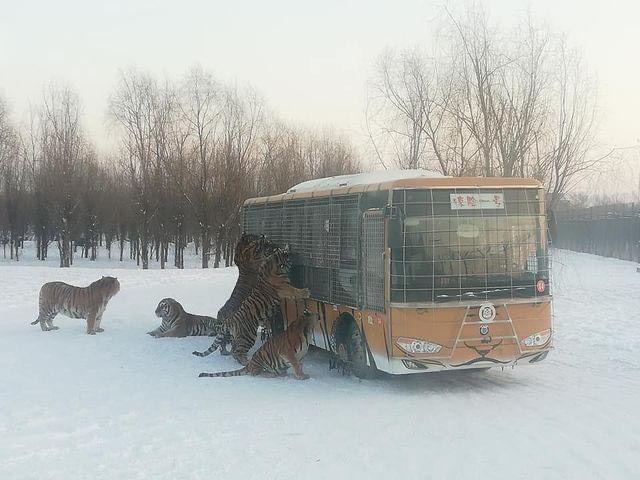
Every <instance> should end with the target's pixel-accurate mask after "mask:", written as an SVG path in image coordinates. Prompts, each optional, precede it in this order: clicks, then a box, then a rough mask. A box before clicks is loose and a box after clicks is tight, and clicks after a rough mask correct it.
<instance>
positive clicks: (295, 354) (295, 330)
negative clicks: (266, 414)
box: [199, 311, 319, 380]
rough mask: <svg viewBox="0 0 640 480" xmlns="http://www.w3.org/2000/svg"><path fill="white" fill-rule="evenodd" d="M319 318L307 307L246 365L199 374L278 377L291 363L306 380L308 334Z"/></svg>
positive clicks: (206, 375)
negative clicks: (226, 370)
mask: <svg viewBox="0 0 640 480" xmlns="http://www.w3.org/2000/svg"><path fill="white" fill-rule="evenodd" d="M318 318H319V316H318V315H317V314H315V313H313V314H312V313H309V312H307V311H305V312H304V314H303V315H302V316H301V317H299V318H298V319H297V320H296V321H295V322H293V323H292V324H291V325H289V327H288V328H287V329H286V330H285V331H284V332H282V333H280V334H278V335H276V336H275V337H271V338H269V339H267V341H266V342H264V344H262V346H261V347H260V348H259V349H258V350H257V351H256V353H254V354H253V357H251V360H249V363H248V364H247V365H246V366H245V367H243V368H241V369H239V370H233V371H231V372H217V373H201V374H200V375H199V377H235V376H240V375H253V376H260V377H279V376H284V375H286V373H287V369H288V368H289V367H291V368H293V374H294V376H295V377H296V378H297V379H298V380H306V379H307V378H309V375H307V374H305V373H304V372H303V371H302V358H303V357H304V356H305V355H306V354H307V351H308V350H309V335H310V334H311V332H312V331H313V328H314V325H315V323H316V321H317V320H318Z"/></svg>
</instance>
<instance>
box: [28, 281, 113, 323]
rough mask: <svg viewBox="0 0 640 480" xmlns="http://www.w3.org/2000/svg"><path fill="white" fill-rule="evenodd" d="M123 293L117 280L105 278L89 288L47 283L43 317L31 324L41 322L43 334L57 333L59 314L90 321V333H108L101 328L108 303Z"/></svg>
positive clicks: (41, 306)
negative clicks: (120, 292)
mask: <svg viewBox="0 0 640 480" xmlns="http://www.w3.org/2000/svg"><path fill="white" fill-rule="evenodd" d="M119 291H120V282H118V279H117V278H114V277H102V278H101V279H100V280H96V281H95V282H93V283H92V284H91V285H89V286H88V287H75V286H73V285H69V284H67V283H64V282H49V283H45V284H44V285H43V286H42V288H41V289H40V299H39V315H38V318H37V319H36V320H35V321H33V322H31V325H35V324H37V323H40V328H42V330H43V331H45V332H46V331H49V330H57V329H58V327H56V326H54V325H53V319H54V318H55V316H56V315H57V314H58V313H62V314H63V315H66V316H67V317H70V318H84V319H86V320H87V333H88V334H89V335H95V334H96V332H97V333H100V332H104V329H103V328H101V327H100V322H101V321H102V314H103V313H104V310H105V308H106V307H107V303H108V302H109V300H111V297H113V296H114V295H115V294H116V293H118V292H119Z"/></svg>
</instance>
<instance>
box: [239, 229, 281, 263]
mask: <svg viewBox="0 0 640 480" xmlns="http://www.w3.org/2000/svg"><path fill="white" fill-rule="evenodd" d="M275 248H276V247H275V245H274V244H273V243H272V242H270V241H269V240H267V239H266V238H265V237H264V235H252V234H249V233H243V234H242V236H241V237H240V241H239V242H238V244H237V245H236V252H235V263H236V265H237V266H238V267H239V268H248V269H258V268H259V266H260V265H261V264H262V262H264V261H265V259H266V258H267V257H268V256H269V255H270V254H271V253H272V252H273V251H274V250H275Z"/></svg>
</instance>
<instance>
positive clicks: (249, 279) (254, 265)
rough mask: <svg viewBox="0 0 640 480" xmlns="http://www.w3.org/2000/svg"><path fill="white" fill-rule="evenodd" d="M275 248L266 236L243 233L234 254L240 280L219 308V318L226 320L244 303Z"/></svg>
mask: <svg viewBox="0 0 640 480" xmlns="http://www.w3.org/2000/svg"><path fill="white" fill-rule="evenodd" d="M274 250H275V245H273V244H272V243H271V242H269V241H268V240H266V239H265V237H264V236H258V235H251V234H248V233H243V234H242V236H241V237H240V241H239V242H238V244H237V245H236V250H235V254H234V262H235V264H236V265H237V267H238V280H237V281H236V284H235V286H234V288H233V291H232V292H231V296H230V297H229V299H228V300H227V301H226V303H225V304H224V305H223V306H222V308H220V310H218V320H220V321H222V320H224V319H225V318H227V317H228V316H229V315H231V313H233V311H235V310H237V309H238V308H239V307H240V305H242V302H243V300H244V299H245V298H246V297H247V295H248V294H249V292H251V290H252V289H253V287H254V286H255V284H256V282H257V278H258V272H259V270H260V267H261V266H262V264H263V263H264V261H265V259H266V258H267V256H269V255H270V254H271V253H273V251H274Z"/></svg>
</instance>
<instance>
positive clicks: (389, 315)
mask: <svg viewBox="0 0 640 480" xmlns="http://www.w3.org/2000/svg"><path fill="white" fill-rule="evenodd" d="M544 198H545V192H544V189H543V188H542V185H541V184H540V182H538V181H537V180H532V179H523V178H497V177H496V178H484V177H466V178H465V177H446V176H442V175H438V174H435V173H433V172H429V171H425V170H400V171H384V172H373V173H364V174H355V175H344V176H337V177H330V178H325V179H319V180H311V181H308V182H303V183H301V184H299V185H296V186H294V187H292V188H290V189H289V190H288V191H287V192H286V193H283V194H280V195H274V196H268V197H261V198H251V199H249V200H247V201H246V202H245V203H244V205H243V229H244V231H245V232H246V233H252V234H263V235H265V236H266V238H268V239H269V240H271V241H273V242H274V243H276V244H277V245H279V246H285V245H288V246H289V249H290V252H291V261H292V267H291V271H290V277H291V282H292V284H293V285H295V286H297V287H306V288H308V289H309V290H310V298H309V299H308V300H302V301H283V304H282V313H283V315H282V317H283V318H284V319H295V318H297V316H298V315H299V314H300V313H301V312H302V311H303V310H304V309H305V308H307V309H308V310H310V311H313V312H316V313H318V314H319V315H320V321H319V322H318V325H317V328H316V330H315V331H314V332H313V338H312V339H311V343H312V344H313V345H315V346H317V347H320V348H322V349H326V350H329V351H330V352H332V353H333V354H335V355H336V356H337V357H338V358H339V359H341V360H342V361H344V362H345V363H346V364H348V365H349V366H350V369H351V370H352V371H353V373H354V374H355V375H357V376H359V377H362V378H368V377H371V376H373V375H374V374H375V373H376V372H377V371H383V372H387V373H390V374H410V373H420V372H434V371H440V370H456V369H470V368H482V369H486V368H491V367H510V366H515V365H523V364H533V363H537V362H539V361H541V360H543V359H544V358H546V356H547V355H548V353H549V351H550V350H551V348H552V340H553V335H552V334H553V319H552V305H551V285H550V259H549V255H548V250H547V226H546V217H545V203H544Z"/></svg>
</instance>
